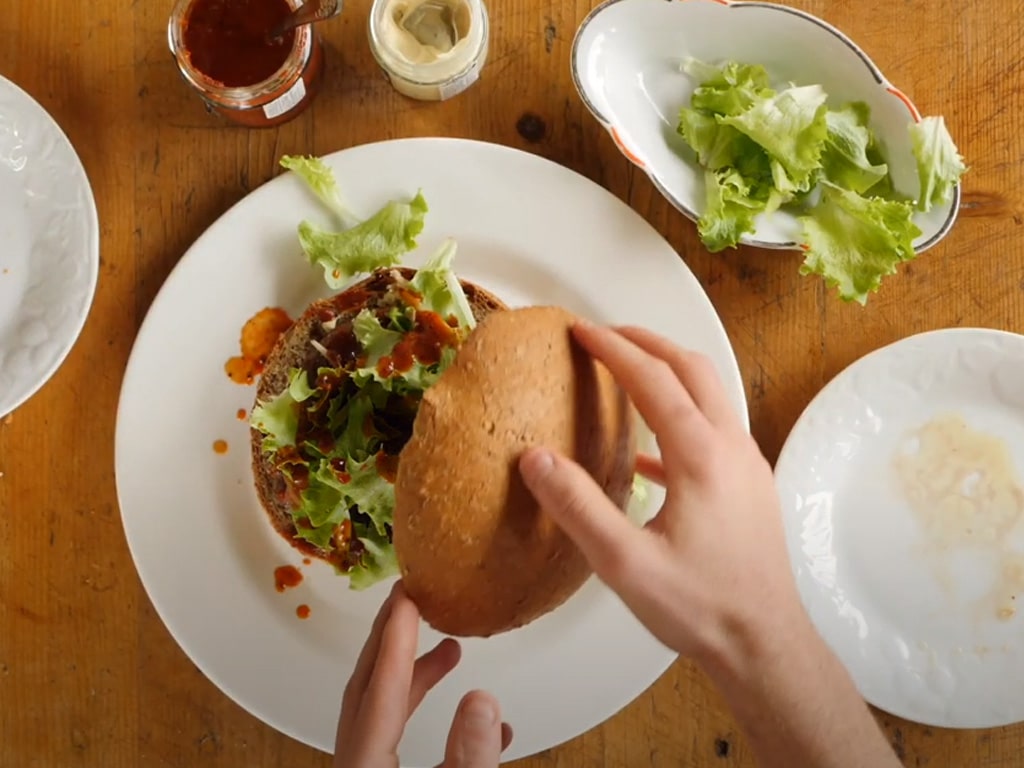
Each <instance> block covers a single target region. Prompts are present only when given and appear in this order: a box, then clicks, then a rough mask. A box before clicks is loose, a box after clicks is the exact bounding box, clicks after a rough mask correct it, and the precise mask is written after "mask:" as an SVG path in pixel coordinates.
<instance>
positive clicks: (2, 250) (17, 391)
mask: <svg viewBox="0 0 1024 768" xmlns="http://www.w3.org/2000/svg"><path fill="white" fill-rule="evenodd" d="M99 258H100V257H99V225H98V224H97V218H96V203H95V201H94V200H93V195H92V189H91V188H90V186H89V180H88V178H87V177H86V175H85V169H84V168H83V167H82V163H81V162H80V161H79V159H78V155H77V154H75V150H74V147H72V146H71V142H69V141H68V139H67V137H66V136H65V135H64V133H63V132H62V131H61V129H60V127H59V126H58V125H57V124H56V123H55V122H54V121H53V118H51V117H50V115H49V114H47V112H46V110H44V109H43V108H42V107H41V106H39V104H38V103H36V101H35V100H34V99H33V98H32V97H31V96H29V95H28V94H27V93H25V92H24V91H23V90H21V88H19V87H18V86H16V85H15V84H14V83H12V82H11V81H9V80H6V79H4V78H3V77H0V416H2V415H4V414H6V413H9V412H11V411H13V410H14V409H15V408H17V407H18V406H19V405H21V404H22V403H24V402H25V401H26V400H28V399H29V398H30V397H31V396H32V395H34V394H35V393H36V392H37V391H38V390H39V388H40V387H42V386H43V384H45V383H46V382H47V381H48V380H49V378H50V377H51V376H52V375H53V374H54V373H55V372H56V371H57V369H58V368H59V367H60V366H61V363H63V362H64V359H65V358H66V357H67V354H68V352H70V351H71V347H72V346H73V345H74V343H75V341H76V339H77V338H78V335H79V333H81V331H82V326H83V325H84V324H85V319H86V317H87V316H88V314H89V307H90V305H91V304H92V299H93V293H94V292H95V289H96V278H97V275H98V273H99Z"/></svg>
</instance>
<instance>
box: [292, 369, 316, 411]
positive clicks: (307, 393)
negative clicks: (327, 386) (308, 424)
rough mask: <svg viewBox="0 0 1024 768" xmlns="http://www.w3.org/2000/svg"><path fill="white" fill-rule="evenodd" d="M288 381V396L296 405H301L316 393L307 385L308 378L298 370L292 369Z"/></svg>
mask: <svg viewBox="0 0 1024 768" xmlns="http://www.w3.org/2000/svg"><path fill="white" fill-rule="evenodd" d="M289 375H290V378H289V380H288V390H287V391H288V395H289V397H291V399H292V400H294V401H295V402H296V403H303V402H305V401H306V400H308V399H309V398H310V397H312V396H313V393H314V392H316V389H315V388H314V387H311V386H310V385H309V377H308V376H307V375H306V374H305V373H304V372H303V371H300V370H299V369H298V368H292V369H291V371H290V373H289Z"/></svg>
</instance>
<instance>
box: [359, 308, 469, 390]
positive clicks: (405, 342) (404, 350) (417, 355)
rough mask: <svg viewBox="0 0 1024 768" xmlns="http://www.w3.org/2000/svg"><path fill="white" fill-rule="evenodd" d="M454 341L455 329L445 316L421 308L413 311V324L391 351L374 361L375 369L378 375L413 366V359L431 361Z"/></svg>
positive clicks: (435, 359) (424, 361)
mask: <svg viewBox="0 0 1024 768" xmlns="http://www.w3.org/2000/svg"><path fill="white" fill-rule="evenodd" d="M457 341H458V339H457V336H456V332H455V329H454V328H452V327H451V326H450V325H448V323H446V322H445V320H444V318H442V317H441V316H440V315H439V314H437V313H436V312H426V311H423V310H421V311H419V312H417V313H416V326H415V327H414V328H413V329H412V330H411V331H409V332H408V333H407V334H405V336H403V337H402V340H401V341H400V342H398V343H397V344H395V347H394V349H392V350H391V354H390V355H385V356H384V357H382V358H381V359H380V360H379V361H378V362H377V373H379V374H380V375H381V376H390V375H391V374H393V373H405V372H406V371H408V370H409V369H410V368H412V365H413V361H414V360H418V361H419V362H420V363H422V364H423V365H433V364H434V363H437V362H439V361H440V360H441V351H442V350H443V349H444V348H445V347H449V346H455V344H456V343H457Z"/></svg>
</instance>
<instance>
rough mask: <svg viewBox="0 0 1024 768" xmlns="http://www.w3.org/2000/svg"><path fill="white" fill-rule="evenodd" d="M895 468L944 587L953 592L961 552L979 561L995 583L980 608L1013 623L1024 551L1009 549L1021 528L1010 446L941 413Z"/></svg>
mask: <svg viewBox="0 0 1024 768" xmlns="http://www.w3.org/2000/svg"><path fill="white" fill-rule="evenodd" d="M893 469H894V470H895V474H896V478H897V481H898V484H899V487H900V489H901V491H902V493H903V495H904V497H905V499H906V501H907V503H908V504H909V506H910V509H911V511H912V512H913V515H914V517H915V519H916V520H917V522H918V524H919V525H920V527H921V530H922V531H923V533H924V536H925V552H926V554H927V555H928V556H929V558H930V559H931V560H932V563H933V566H935V568H936V575H937V577H938V578H939V580H940V582H941V583H943V586H945V587H947V588H948V587H950V586H951V584H949V583H948V582H949V580H950V578H951V577H950V570H949V568H950V562H951V558H953V557H955V556H956V555H957V553H961V552H965V551H969V552H971V553H973V554H976V555H982V556H984V559H985V562H986V565H988V566H990V567H991V571H992V579H991V586H990V588H989V590H988V591H987V592H986V593H985V594H984V595H982V596H981V597H980V598H979V604H983V605H985V606H986V611H988V610H991V611H992V612H993V613H994V615H995V616H996V618H998V619H1000V620H1003V621H1008V620H1010V619H1012V618H1013V617H1014V616H1015V615H1016V613H1017V603H1018V602H1019V600H1024V597H1021V598H1018V595H1024V553H1022V552H1021V551H1017V550H1015V549H1014V548H1013V547H1012V543H1011V539H1012V533H1013V531H1014V529H1015V527H1016V526H1017V525H1018V524H1021V523H1022V522H1024V490H1022V488H1021V483H1020V481H1019V480H1018V477H1017V471H1016V467H1015V466H1014V462H1013V457H1012V456H1011V455H1010V451H1009V449H1008V447H1007V445H1006V443H1005V442H1004V441H1003V440H1002V439H1000V438H998V437H995V436H993V435H990V434H987V433H985V432H982V431H979V430H976V429H974V428H973V427H971V426H970V425H969V424H968V423H967V422H966V421H965V420H964V418H963V417H962V416H960V415H958V414H955V413H948V414H942V415H939V416H937V417H935V418H934V419H932V420H931V421H929V422H927V423H926V424H924V425H922V426H921V427H919V428H917V429H916V430H914V431H912V432H910V433H909V434H908V435H907V436H906V438H905V439H904V440H903V441H902V443H901V444H900V446H899V449H898V451H897V453H896V455H895V457H894V458H893Z"/></svg>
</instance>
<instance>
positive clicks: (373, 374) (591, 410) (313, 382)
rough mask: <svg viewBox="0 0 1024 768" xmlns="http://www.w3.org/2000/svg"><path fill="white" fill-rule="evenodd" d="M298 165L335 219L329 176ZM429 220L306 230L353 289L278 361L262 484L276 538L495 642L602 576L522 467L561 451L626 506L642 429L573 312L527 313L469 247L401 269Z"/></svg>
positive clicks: (262, 383) (361, 583)
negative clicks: (522, 458)
mask: <svg viewBox="0 0 1024 768" xmlns="http://www.w3.org/2000/svg"><path fill="white" fill-rule="evenodd" d="M287 167H291V168H292V169H293V170H297V171H299V172H300V176H301V177H302V178H303V179H304V180H305V181H306V182H307V185H308V186H309V187H310V188H311V189H313V190H314V191H315V192H316V193H317V195H318V197H320V199H321V200H323V201H324V202H326V203H328V204H330V206H331V207H332V208H335V209H336V206H337V201H338V196H337V193H336V189H335V188H334V182H333V177H331V176H330V174H329V171H328V170H327V169H326V167H325V166H324V165H323V164H322V163H320V162H319V161H317V160H316V159H302V160H296V159H291V160H290V163H289V164H288V165H287ZM402 206H405V207H402ZM425 210H426V206H425V203H424V202H423V200H422V196H421V195H417V197H416V198H415V199H414V200H413V201H412V202H411V203H408V204H398V203H395V202H394V201H393V202H392V203H389V204H388V206H385V208H384V209H382V210H381V211H380V212H378V214H377V215H376V216H375V217H371V219H369V220H367V221H366V222H363V223H362V224H360V225H357V226H355V227H352V228H351V229H349V230H348V231H346V232H344V233H341V234H340V235H339V234H338V233H330V232H325V231H323V230H320V229H318V228H317V227H315V226H314V225H312V224H310V223H309V222H303V223H302V224H301V225H300V228H299V235H300V242H301V243H302V246H303V249H304V250H305V252H306V254H307V256H308V257H309V259H310V261H311V262H312V263H314V264H317V265H319V266H321V267H323V269H324V275H325V280H326V281H327V283H328V285H329V286H330V287H332V288H339V290H338V292H337V293H335V294H334V295H333V296H331V297H329V298H325V299H321V300H318V301H315V302H313V303H312V304H310V305H309V306H308V307H307V308H306V309H305V310H304V311H303V313H302V314H301V315H300V316H299V317H298V319H297V320H296V322H295V323H294V324H293V325H292V326H291V327H290V328H288V330H286V331H285V332H284V333H283V334H282V336H281V337H280V338H279V339H278V340H277V342H276V344H275V345H274V347H273V349H272V351H271V353H270V354H269V356H268V357H267V360H266V362H265V365H264V369H263V373H262V375H261V377H260V380H259V383H258V385H257V391H256V398H255V405H254V407H253V409H252V413H251V415H250V434H251V444H252V469H253V477H254V484H255V487H256V491H257V495H258V498H259V501H260V504H261V506H262V507H263V509H264V510H265V512H266V514H267V517H268V518H269V521H270V523H271V525H272V526H273V528H274V529H275V530H276V531H277V532H278V533H279V534H281V535H282V536H283V537H284V538H285V539H286V540H287V541H288V542H289V543H290V544H292V545H293V546H295V547H296V548H297V549H299V550H300V551H302V552H303V553H304V554H305V555H306V556H309V557H313V558H317V559H319V560H324V561H326V562H328V563H330V564H331V565H332V566H333V567H334V569H335V570H336V571H337V572H338V573H339V574H341V575H343V576H345V577H347V579H348V582H349V586H350V588H351V589H357V590H358V589H365V588H367V587H369V586H371V585H373V584H376V583H378V582H380V581H382V580H385V579H387V578H390V577H393V576H396V575H401V577H402V578H403V581H404V583H405V585H406V589H407V591H408V592H409V594H410V596H411V597H412V598H413V600H414V601H415V602H416V603H417V605H418V607H419V609H420V612H421V615H422V616H423V618H424V619H425V620H426V621H427V622H428V623H429V624H430V625H431V626H432V627H434V628H435V629H436V630H438V631H440V632H443V633H446V634H451V635H457V636H479V637H486V636H490V635H493V634H496V633H499V632H504V631H508V630H510V629H514V628H517V627H521V626H523V625H525V624H527V623H529V622H531V621H533V620H535V619H537V618H539V617H540V616H542V615H544V614H545V613H548V612H550V611H552V610H554V609H555V608H557V607H558V606H559V605H561V604H562V603H564V602H565V601H566V600H567V599H568V598H569V597H570V596H572V595H573V594H574V593H575V592H576V591H577V590H578V589H579V588H580V587H581V586H582V585H583V583H584V582H585V581H586V580H587V578H588V577H589V576H590V569H589V566H588V565H587V563H586V560H585V559H584V558H583V556H582V554H581V553H580V552H579V551H578V549H577V548H576V547H575V545H574V544H573V543H572V541H571V540H569V539H568V538H567V537H566V536H565V535H564V533H562V532H561V530H560V529H559V528H558V527H557V526H556V525H555V524H554V523H553V521H551V520H550V519H549V518H547V516H546V515H544V513H543V512H542V511H541V510H540V509H539V507H538V505H537V503H536V501H535V500H534V499H533V497H532V495H531V494H530V493H529V491H528V490H527V489H526V488H525V486H524V485H523V483H522V480H521V479H520V477H519V473H518V469H517V461H518V457H519V455H520V454H521V453H522V451H523V450H524V449H526V448H528V447H530V446H532V445H541V444H542V445H546V446H549V447H551V448H554V449H557V450H560V451H562V452H563V453H565V454H566V455H568V456H570V457H572V458H574V459H575V460H576V461H578V462H579V463H580V464H581V465H582V466H584V467H585V468H586V469H587V470H588V471H589V472H590V474H591V475H592V476H593V477H594V478H595V479H596V480H597V482H598V483H599V484H600V485H601V487H602V488H603V489H604V490H605V492H606V493H607V494H608V495H609V497H610V498H611V499H612V500H613V501H614V502H615V503H617V504H618V505H619V506H620V507H622V508H625V505H626V503H627V502H628V499H629V494H630V489H631V486H632V481H633V472H634V462H635V454H636V446H635V442H636V437H635V434H634V426H633V425H634V418H633V413H632V410H631V407H630V404H629V403H628V401H627V398H626V395H625V393H624V392H623V391H622V390H621V389H620V388H619V387H618V385H617V384H616V383H615V382H614V381H613V379H612V378H611V376H610V374H609V373H608V371H607V370H606V369H605V368H604V367H603V366H602V365H601V364H600V363H598V362H596V361H594V360H592V359H591V358H590V357H589V355H587V354H586V353H585V352H584V351H583V350H582V349H580V348H579V347H578V346H577V345H576V344H575V342H574V341H573V339H572V336H571V326H572V323H573V320H574V317H573V315H572V314H571V313H569V312H568V311H566V310H564V309H561V308H558V307H524V308H520V309H510V308H509V307H508V306H506V305H505V304H504V302H503V301H502V300H501V299H500V298H499V297H497V296H495V295H494V294H492V293H490V292H489V291H487V290H486V289H485V288H483V287H482V286H479V285H477V284H475V283H472V282H470V281H468V280H464V279H460V278H458V277H457V276H456V275H455V273H454V272H453V271H452V269H451V263H452V260H453V257H454V253H455V244H454V242H453V241H451V240H449V241H446V242H445V243H444V244H443V245H442V246H441V248H440V249H439V250H438V251H437V253H436V254H435V255H434V256H433V257H432V258H431V259H430V260H429V261H428V262H427V263H426V265H425V266H423V267H422V268H420V269H411V268H409V267H405V266H401V265H400V264H398V263H397V261H398V260H397V258H396V254H397V253H399V252H402V251H403V249H407V248H409V247H411V245H412V244H414V236H415V234H417V233H418V232H419V229H420V228H422V216H423V213H424V212H425ZM353 264H355V265H358V268H356V269H349V267H351V266H352V265H353ZM371 265H373V266H371ZM360 271H361V272H364V273H368V274H367V275H366V276H365V277H362V278H361V279H358V280H357V281H355V282H353V283H352V284H350V285H348V286H347V287H345V286H343V285H341V282H342V280H343V277H344V275H346V274H352V273H353V272H360Z"/></svg>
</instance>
